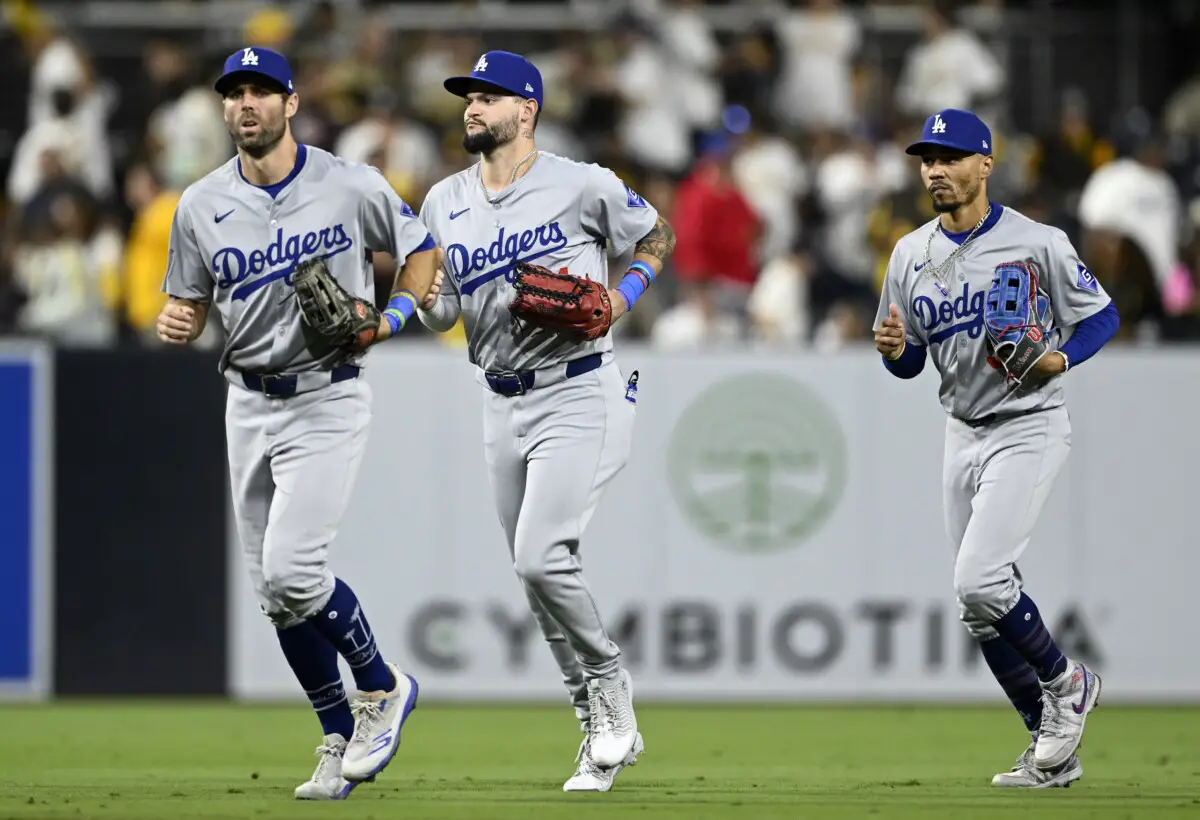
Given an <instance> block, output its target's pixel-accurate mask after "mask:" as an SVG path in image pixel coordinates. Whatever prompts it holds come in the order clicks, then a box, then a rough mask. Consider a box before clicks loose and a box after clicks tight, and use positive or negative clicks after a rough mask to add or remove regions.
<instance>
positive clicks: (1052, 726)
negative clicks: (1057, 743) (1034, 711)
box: [1038, 691, 1067, 737]
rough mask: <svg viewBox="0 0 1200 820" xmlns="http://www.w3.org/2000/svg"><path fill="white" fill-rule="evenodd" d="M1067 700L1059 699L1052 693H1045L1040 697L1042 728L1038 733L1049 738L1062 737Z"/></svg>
mask: <svg viewBox="0 0 1200 820" xmlns="http://www.w3.org/2000/svg"><path fill="white" fill-rule="evenodd" d="M1066 700H1067V698H1060V697H1059V696H1058V695H1056V694H1054V693H1053V692H1049V691H1047V692H1045V693H1044V694H1043V696H1042V727H1041V729H1039V730H1038V731H1039V732H1040V733H1041V734H1043V735H1049V736H1050V737H1062V736H1063V731H1064V729H1065V728H1066V719H1065V718H1066V714H1067V710H1066V706H1064V703H1065V701H1066Z"/></svg>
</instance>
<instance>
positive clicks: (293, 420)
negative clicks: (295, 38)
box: [158, 47, 437, 800]
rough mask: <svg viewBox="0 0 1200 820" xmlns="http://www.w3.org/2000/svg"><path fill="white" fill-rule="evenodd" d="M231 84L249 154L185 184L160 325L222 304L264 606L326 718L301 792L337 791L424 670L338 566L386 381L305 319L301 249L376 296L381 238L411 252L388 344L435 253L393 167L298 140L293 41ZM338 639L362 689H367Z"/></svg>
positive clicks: (173, 325)
mask: <svg viewBox="0 0 1200 820" xmlns="http://www.w3.org/2000/svg"><path fill="white" fill-rule="evenodd" d="M216 90H217V91H218V92H219V93H220V94H221V96H222V99H223V101H224V102H223V104H224V116H225V121H226V123H227V125H228V127H229V132H230V135H231V136H232V137H233V140H234V142H235V143H236V145H237V156H236V157H234V158H233V159H231V160H230V161H229V162H227V163H226V164H224V165H223V166H221V167H220V168H218V169H217V170H215V171H213V172H212V173H210V174H209V175H207V176H206V177H204V178H203V179H201V180H199V181H198V182H196V183H194V184H193V185H191V186H189V187H188V188H187V189H186V190H185V191H184V193H183V196H182V197H181V199H180V202H179V205H178V208H177V210H176V212H175V217H174V223H173V225H172V228H171V240H170V251H169V257H168V266H167V271H166V276H165V280H164V282H163V290H164V291H165V292H166V293H167V294H168V303H167V305H166V306H165V307H164V308H163V311H162V313H161V315H160V316H159V319H158V335H159V338H161V339H162V340H163V341H165V342H168V343H172V344H187V343H188V342H190V341H193V340H195V339H196V338H197V337H198V336H199V335H200V333H201V332H202V331H203V329H204V326H205V322H206V320H207V318H208V314H209V311H210V309H211V308H212V307H213V306H215V307H216V310H217V312H218V313H219V314H220V318H221V322H222V324H223V326H224V328H225V332H226V336H227V342H226V346H225V349H224V352H223V354H222V356H221V359H220V364H219V369H220V372H221V373H222V374H223V375H224V376H225V377H226V379H227V380H228V381H229V383H230V387H229V395H228V402H227V411H226V435H227V439H228V448H229V453H228V456H229V467H230V480H231V485H232V492H233V508H234V514H235V516H236V518H237V529H238V536H239V539H240V541H241V543H242V548H243V551H244V553H245V558H246V562H247V565H248V567H249V570H250V577H251V579H252V581H253V584H254V589H255V592H256V594H257V597H258V599H259V602H260V604H261V606H262V609H263V611H264V612H265V613H266V615H267V616H268V617H269V618H270V619H271V621H272V622H273V623H274V625H275V628H276V631H277V634H278V637H279V643H280V646H281V648H282V650H283V654H284V656H285V657H286V658H287V661H288V664H289V665H290V666H291V668H292V670H293V671H294V672H295V674H296V678H297V680H298V681H299V683H300V685H301V687H302V688H303V689H304V691H305V693H306V694H307V695H308V697H309V699H310V700H311V702H312V706H313V708H314V709H315V710H316V713H317V717H318V718H319V719H320V723H321V726H322V728H323V732H324V739H323V741H322V742H321V745H320V746H319V747H318V749H317V755H318V758H319V760H318V763H317V767H316V770H315V772H314V773H313V776H312V778H311V779H310V780H309V781H308V782H306V783H303V784H302V785H300V786H299V787H298V788H297V789H296V791H295V796H296V797H297V798H299V799H309V800H337V799H342V798H345V797H346V796H347V795H348V794H349V793H350V791H351V789H352V788H354V786H355V785H356V784H357V783H360V782H363V781H366V780H372V779H374V777H375V775H376V774H377V773H378V772H379V771H380V770H382V769H383V767H384V766H386V765H387V763H388V762H389V761H390V760H391V759H392V756H393V755H394V754H395V752H396V748H397V746H398V745H399V742H400V729H401V726H402V725H403V724H404V722H405V719H406V718H407V716H408V714H409V712H411V711H412V709H413V707H414V706H415V704H416V699H417V683H416V681H415V680H413V679H412V678H411V677H410V676H408V675H407V674H405V673H404V672H402V671H401V670H400V669H399V668H398V667H397V666H396V665H394V664H391V663H387V662H385V661H384V658H383V655H382V654H381V653H380V651H379V648H378V646H377V645H376V642H375V638H374V636H373V635H372V632H371V627H370V626H369V624H368V622H367V619H366V616H365V615H364V613H363V608H362V605H361V604H360V603H359V601H358V600H357V598H356V597H355V595H354V593H353V592H352V591H351V589H350V587H349V586H348V585H346V583H345V582H343V581H342V580H341V579H338V578H335V577H334V575H333V573H332V572H331V570H330V568H329V564H328V548H329V544H330V542H331V541H333V539H334V536H335V535H336V533H337V529H338V523H339V520H340V519H341V516H342V514H343V512H344V511H345V508H346V504H347V501H348V499H349V496H350V492H351V488H352V487H353V484H354V480H355V477H356V474H357V470H358V467H359V462H360V460H361V458H362V455H363V451H364V448H365V447H366V441H367V430H368V425H369V422H370V418H371V393H370V390H369V388H368V385H367V383H366V380H365V379H360V378H359V374H360V373H361V371H362V366H363V359H364V357H365V348H364V349H358V348H354V349H346V348H342V347H337V346H334V345H332V344H329V343H327V342H326V341H325V340H323V339H322V338H318V337H316V336H315V335H314V333H313V332H312V329H311V328H310V327H308V326H306V324H305V323H304V321H302V314H301V312H300V308H299V307H298V306H297V298H296V295H295V293H294V292H293V282H292V277H293V274H294V273H295V272H296V267H297V264H298V263H301V262H303V261H304V260H309V259H317V258H320V259H323V261H324V265H325V267H326V268H327V269H328V270H329V271H330V272H331V273H332V275H333V276H335V277H336V279H337V281H338V283H339V284H340V285H341V286H343V287H344V288H345V290H346V291H348V292H349V293H350V294H353V295H354V297H355V298H356V299H358V300H361V303H369V302H372V301H373V300H374V277H373V272H372V270H373V269H372V264H371V253H372V252H373V251H377V252H387V253H390V254H392V255H393V256H394V257H395V258H396V260H398V262H400V263H401V265H400V266H399V269H398V272H397V276H396V287H395V290H394V291H393V300H392V303H391V306H392V308H395V306H396V305H397V304H401V303H402V304H404V305H407V308H404V307H400V308H398V309H391V310H389V314H390V315H389V316H383V317H381V321H380V322H379V328H378V332H377V334H375V337H374V341H375V342H378V341H382V340H384V339H386V338H388V337H390V336H391V335H392V334H393V333H395V332H396V331H397V330H398V329H399V327H402V325H403V320H404V319H405V318H406V314H407V315H409V316H411V314H412V312H413V311H414V310H415V308H416V305H417V303H418V302H419V301H420V299H421V298H423V297H424V296H425V295H426V293H427V292H428V289H429V287H430V285H431V283H432V282H433V277H434V275H435V271H436V267H437V252H436V248H435V247H434V244H433V240H432V238H431V237H430V236H429V231H428V230H427V229H426V228H425V227H424V225H422V224H421V221H420V220H419V219H418V218H417V217H416V214H415V213H414V212H413V211H412V210H411V209H410V208H409V207H408V206H407V205H406V204H405V203H404V202H403V201H402V200H401V199H400V198H399V197H398V196H397V195H396V194H395V193H394V192H393V191H392V189H391V188H390V187H389V185H388V184H387V182H386V181H385V179H384V177H383V176H382V175H381V174H380V173H379V172H378V171H376V170H375V169H373V168H370V167H368V166H363V165H354V164H350V163H346V162H343V161H341V160H339V159H337V158H336V157H334V156H332V155H330V154H328V153H326V152H324V151H321V150H319V149H317V148H313V147H310V146H305V145H298V144H297V143H296V141H295V140H294V138H293V137H292V132H291V127H290V120H291V118H292V116H294V115H295V113H296V109H297V106H298V97H297V95H296V94H295V93H294V92H293V91H292V71H291V68H290V66H289V65H288V62H287V60H286V59H285V58H284V57H283V55H281V54H278V53H276V52H274V51H270V50H269V49H265V48H255V47H250V48H245V49H241V50H239V51H237V52H235V53H234V54H232V55H231V56H230V57H229V58H228V59H227V60H226V62H225V67H224V72H223V74H222V75H221V77H220V79H218V80H217V83H216ZM360 306H363V305H362V304H360ZM371 310H374V306H373V305H371ZM339 654H340V656H341V657H343V658H345V659H346V661H347V663H348V665H349V666H350V668H351V670H352V671H353V675H354V679H355V683H356V684H357V687H358V689H359V690H360V693H361V694H360V696H359V698H358V699H357V700H356V701H355V702H354V703H353V705H351V704H349V703H348V702H347V697H346V691H345V687H344V686H343V683H342V677H341V672H340V670H339V669H338V657H339Z"/></svg>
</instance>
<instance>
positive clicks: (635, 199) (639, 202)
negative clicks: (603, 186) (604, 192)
mask: <svg viewBox="0 0 1200 820" xmlns="http://www.w3.org/2000/svg"><path fill="white" fill-rule="evenodd" d="M625 193H626V194H627V195H628V197H629V207H630V208H645V207H646V200H644V199H642V197H641V195H640V194H638V193H637V192H636V191H634V190H633V189H632V188H630V187H629V186H628V185H626V186H625Z"/></svg>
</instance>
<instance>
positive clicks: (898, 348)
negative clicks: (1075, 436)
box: [875, 109, 1119, 789]
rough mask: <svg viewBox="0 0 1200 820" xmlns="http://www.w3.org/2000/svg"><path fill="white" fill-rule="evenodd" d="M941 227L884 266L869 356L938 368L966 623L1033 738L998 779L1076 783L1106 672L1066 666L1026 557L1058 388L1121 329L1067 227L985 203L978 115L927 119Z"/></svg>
mask: <svg viewBox="0 0 1200 820" xmlns="http://www.w3.org/2000/svg"><path fill="white" fill-rule="evenodd" d="M908 153H909V154H912V155H915V156H919V157H920V158H921V178H922V182H923V183H924V185H925V188H926V189H927V190H928V192H929V196H930V198H931V200H932V202H933V209H934V211H936V212H937V214H938V216H937V218H936V219H935V220H933V221H932V222H930V223H928V224H926V225H923V226H922V227H920V228H918V229H917V230H915V231H913V232H912V233H910V234H908V235H907V236H905V237H903V238H902V239H900V241H899V242H897V243H896V247H895V249H894V250H893V252H892V256H891V259H890V261H889V263H888V269H887V275H886V279H885V284H884V288H883V294H882V299H881V301H880V304H879V313H878V316H877V318H876V321H875V347H876V349H877V350H878V351H879V352H880V353H881V354H882V355H883V357H884V365H885V366H886V367H887V369H888V371H890V372H891V373H892V374H893V375H895V376H897V377H899V378H902V379H911V378H913V377H915V376H916V375H917V374H919V373H920V372H921V370H922V369H923V368H924V366H925V360H926V359H927V358H929V359H932V360H933V363H934V366H935V367H936V368H937V371H938V375H939V377H940V380H941V383H940V398H941V403H942V406H943V408H944V409H945V411H946V413H947V415H948V419H947V421H946V435H945V454H944V468H943V501H944V505H945V519H946V521H945V523H946V530H947V533H948V535H949V536H950V541H951V543H952V544H953V546H954V547H955V549H956V550H957V559H956V563H955V567H954V589H955V593H956V595H957V597H958V601H959V606H960V614H961V618H962V621H963V623H964V624H965V625H966V628H967V629H968V630H969V631H970V633H971V634H972V635H973V636H974V637H975V638H976V640H977V641H978V642H979V646H980V648H981V650H982V652H983V656H984V658H985V660H986V662H987V664H988V667H989V668H990V669H991V671H992V673H993V674H994V675H995V677H996V680H997V682H998V683H999V684H1000V686H1001V688H1002V689H1003V691H1004V692H1005V694H1006V695H1007V696H1008V697H1009V699H1010V700H1011V701H1012V703H1013V706H1014V707H1015V708H1016V710H1017V712H1018V714H1020V716H1021V718H1022V719H1023V721H1024V723H1025V726H1026V728H1027V729H1028V731H1029V733H1030V736H1031V739H1032V742H1031V743H1030V744H1029V747H1028V748H1027V749H1026V750H1025V752H1024V753H1023V754H1022V755H1021V756H1020V757H1019V758H1018V760H1017V765H1016V766H1014V767H1013V768H1012V770H1011V771H1008V772H1002V773H1000V774H997V775H996V776H995V777H994V778H993V779H992V784H993V785H995V786H1001V787H1015V788H1035V789H1037V788H1048V787H1055V786H1068V785H1070V784H1071V783H1072V782H1073V781H1075V780H1078V779H1079V778H1080V777H1081V776H1082V775H1083V767H1082V765H1081V764H1080V761H1079V757H1078V755H1077V751H1078V750H1079V747H1080V744H1081V741H1082V738H1083V731H1084V725H1085V722H1086V719H1087V716H1088V713H1089V712H1091V710H1092V709H1093V707H1095V705H1096V703H1097V701H1098V700H1099V697H1100V687H1101V681H1100V676H1099V675H1097V674H1096V673H1095V671H1094V670H1092V669H1090V668H1088V667H1087V666H1086V665H1085V664H1084V663H1082V662H1079V661H1076V660H1072V659H1070V658H1067V657H1066V656H1064V655H1063V653H1062V651H1061V650H1059V648H1058V646H1057V645H1056V644H1055V642H1054V638H1053V637H1052V636H1051V634H1050V632H1049V630H1048V629H1047V627H1046V624H1045V623H1044V622H1043V621H1042V617H1041V614H1040V613H1039V612H1038V608H1037V606H1036V605H1035V604H1034V602H1033V600H1032V599H1031V598H1030V597H1029V595H1027V594H1026V593H1025V592H1024V589H1023V586H1024V584H1023V579H1022V577H1021V574H1020V572H1019V571H1018V569H1017V561H1018V560H1019V559H1020V557H1021V555H1022V554H1023V553H1024V551H1025V548H1026V545H1027V544H1028V542H1029V537H1030V533H1031V532H1032V530H1033V527H1034V523H1035V522H1036V521H1037V518H1038V515H1039V513H1040V512H1041V510H1042V507H1043V506H1044V505H1045V503H1046V500H1047V498H1048V496H1049V494H1050V492H1051V489H1052V488H1053V486H1054V482H1055V479H1056V478H1057V476H1058V473H1059V471H1060V470H1061V468H1062V466H1063V464H1064V463H1065V462H1066V459H1067V455H1068V453H1069V451H1070V446H1071V425H1070V420H1069V418H1068V415H1067V410H1066V407H1065V406H1064V397H1063V388H1062V377H1063V374H1066V373H1068V372H1069V370H1071V369H1074V368H1076V367H1079V366H1080V365H1082V364H1083V363H1084V362H1086V361H1087V360H1088V359H1089V358H1091V357H1092V356H1093V355H1095V354H1096V353H1097V352H1098V351H1099V350H1100V348H1101V347H1103V346H1104V344H1105V343H1107V342H1108V340H1109V339H1111V338H1112V336H1113V334H1114V333H1115V332H1116V330H1117V325H1118V322H1119V317H1118V315H1117V310H1116V308H1115V307H1114V306H1113V304H1112V300H1111V299H1110V298H1109V297H1108V294H1106V293H1105V291H1104V288H1103V287H1101V285H1100V283H1099V282H1098V281H1096V278H1095V276H1093V275H1092V273H1091V271H1089V270H1088V268H1087V266H1086V265H1084V263H1083V262H1082V261H1081V260H1080V259H1079V255H1078V254H1077V253H1076V252H1075V249H1074V248H1073V247H1072V245H1071V242H1070V241H1069V240H1068V239H1067V237H1066V235H1065V234H1063V232H1062V231H1060V230H1058V229H1057V228H1054V227H1051V226H1048V225H1043V224H1041V223H1038V222H1035V221H1033V220H1031V219H1029V218H1027V217H1025V216H1023V215H1022V214H1020V213H1017V212H1016V211H1014V210H1012V209H1010V208H1005V207H1003V206H1002V205H1000V204H999V203H997V202H993V201H991V200H990V199H989V198H988V195H987V180H988V176H989V175H990V174H991V171H992V167H993V163H994V159H993V157H992V135H991V132H990V131H989V129H988V128H987V126H986V125H985V124H984V123H983V122H982V121H981V120H980V119H979V118H978V117H977V116H975V115H974V114H973V113H971V112H969V111H963V110H959V109H947V110H944V111H940V112H938V113H937V114H934V115H933V116H931V117H930V118H929V119H928V120H927V121H926V122H925V126H924V130H923V132H922V135H921V139H920V140H919V141H917V142H915V143H913V144H912V145H911V146H909V148H908Z"/></svg>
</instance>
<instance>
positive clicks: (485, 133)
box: [462, 114, 519, 156]
mask: <svg viewBox="0 0 1200 820" xmlns="http://www.w3.org/2000/svg"><path fill="white" fill-rule="evenodd" d="M518 121H519V117H518V115H517V114H513V115H512V117H511V118H510V119H507V120H501V121H500V122H497V123H493V124H492V125H489V126H487V127H486V128H484V129H483V130H482V131H475V132H474V133H472V132H471V131H467V132H466V133H464V134H463V138H462V146H463V149H464V150H465V151H466V152H467V153H468V154H483V155H484V156H489V155H490V154H491V153H492V152H493V151H495V150H496V149H497V148H500V147H501V146H504V145H508V144H509V143H510V142H512V141H513V140H515V139H516V138H517V125H518Z"/></svg>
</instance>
